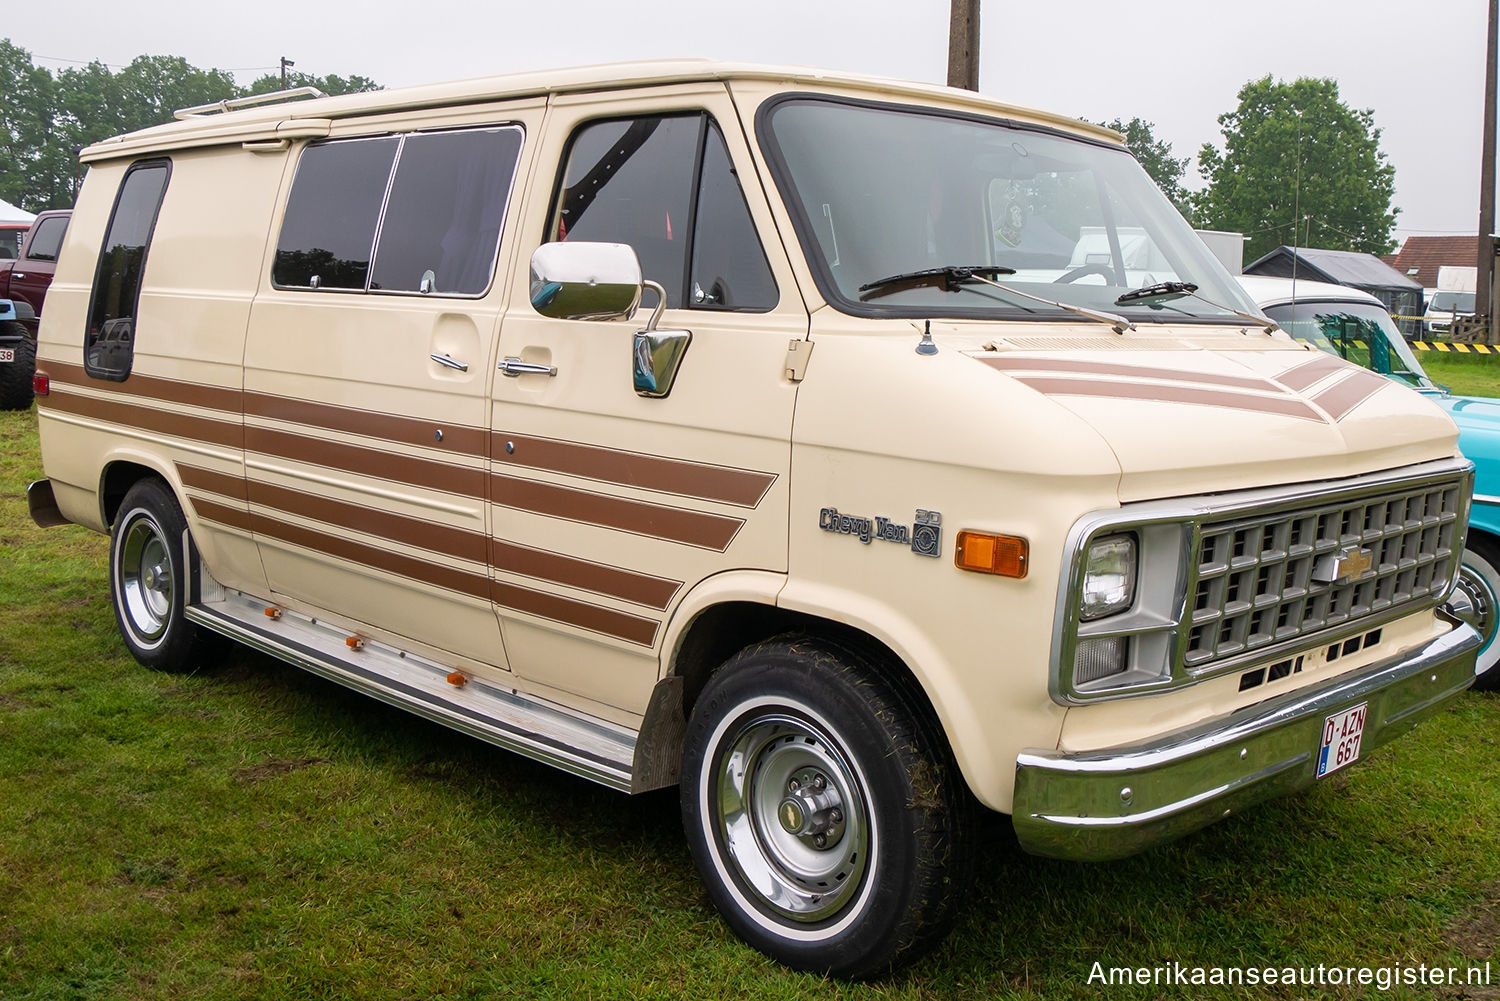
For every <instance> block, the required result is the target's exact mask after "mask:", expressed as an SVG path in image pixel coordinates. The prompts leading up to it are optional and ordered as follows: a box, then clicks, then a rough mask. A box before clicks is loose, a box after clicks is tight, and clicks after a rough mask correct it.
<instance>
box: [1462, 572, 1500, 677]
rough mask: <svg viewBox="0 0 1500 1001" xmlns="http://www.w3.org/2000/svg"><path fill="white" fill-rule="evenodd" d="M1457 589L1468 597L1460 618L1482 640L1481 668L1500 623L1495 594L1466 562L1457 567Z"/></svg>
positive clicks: (1486, 582) (1481, 575)
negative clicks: (1472, 628) (1466, 605)
mask: <svg viewBox="0 0 1500 1001" xmlns="http://www.w3.org/2000/svg"><path fill="white" fill-rule="evenodd" d="M1458 589H1459V590H1460V591H1462V592H1463V595H1464V597H1466V598H1468V599H1469V608H1468V609H1466V610H1465V611H1463V612H1462V613H1461V614H1460V618H1462V619H1463V620H1464V621H1465V622H1467V623H1468V624H1469V625H1471V626H1473V627H1474V629H1475V631H1476V632H1478V633H1479V635H1480V637H1481V638H1482V639H1483V640H1484V645H1483V646H1481V647H1480V648H1479V654H1478V658H1479V664H1480V667H1481V669H1482V668H1483V667H1484V666H1485V662H1486V661H1487V660H1490V659H1491V658H1489V657H1487V656H1486V654H1487V653H1488V652H1489V650H1490V647H1491V646H1492V645H1493V644H1494V643H1495V632H1496V626H1497V624H1500V614H1497V611H1496V601H1497V595H1496V594H1495V589H1494V587H1493V586H1492V585H1491V583H1490V581H1489V580H1487V579H1486V578H1485V576H1484V575H1483V574H1482V573H1480V572H1479V570H1477V569H1476V568H1474V567H1471V566H1470V565H1469V564H1468V563H1464V564H1462V565H1461V566H1460V567H1459V570H1458Z"/></svg>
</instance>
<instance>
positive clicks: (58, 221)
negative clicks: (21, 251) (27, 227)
mask: <svg viewBox="0 0 1500 1001" xmlns="http://www.w3.org/2000/svg"><path fill="white" fill-rule="evenodd" d="M67 230H68V217H67V216H53V217H52V218H50V219H43V220H42V221H41V222H40V223H38V224H37V227H36V232H34V233H32V234H31V246H30V247H29V248H28V249H27V251H26V256H27V257H28V258H30V259H31V260H33V261H55V260H57V252H58V251H59V250H61V249H62V241H63V234H64V233H65V232H67Z"/></svg>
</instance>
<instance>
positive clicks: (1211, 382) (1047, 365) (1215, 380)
mask: <svg viewBox="0 0 1500 1001" xmlns="http://www.w3.org/2000/svg"><path fill="white" fill-rule="evenodd" d="M979 360H980V361H982V362H984V363H985V364H986V365H988V366H989V367H990V368H994V369H999V370H1000V371H1002V372H1082V373H1086V374H1089V375H1115V376H1136V377H1139V378H1142V379H1166V380H1170V381H1172V382H1196V383H1202V384H1204V385H1208V386H1230V387H1233V388H1236V389H1259V390H1262V391H1265V392H1275V391H1276V389H1277V387H1276V385H1275V384H1274V383H1272V382H1269V381H1268V380H1266V379H1256V378H1252V377H1248V376H1246V377H1241V376H1235V375H1214V374H1210V373H1205V372H1190V371H1187V370H1185V369H1177V368H1146V367H1144V366H1140V365H1111V364H1108V363H1106V362H1093V361H1070V360H1068V359H1066V358H1017V357H1014V356H1012V355H998V356H990V357H983V358H980V359H979Z"/></svg>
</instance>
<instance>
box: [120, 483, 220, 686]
mask: <svg viewBox="0 0 1500 1001" xmlns="http://www.w3.org/2000/svg"><path fill="white" fill-rule="evenodd" d="M186 535H187V519H186V518H184V517H183V515H182V508H181V507H180V506H179V505H178V503H177V499H176V498H175V497H173V496H172V491H171V490H170V489H168V487H167V485H166V484H165V483H163V482H162V481H161V480H157V479H145V480H141V481H139V482H138V483H136V484H135V485H134V486H133V487H131V488H130V490H129V491H128V492H127V493H126V494H125V500H124V502H123V503H122V504H121V505H120V512H119V515H118V516H117V517H116V518H115V524H114V529H113V530H112V531H111V533H110V544H109V595H110V601H111V604H113V605H114V609H115V622H116V623H117V624H118V625H119V627H120V635H121V636H122V637H123V638H124V640H125V646H126V647H127V648H128V649H129V650H130V654H131V656H133V657H134V658H135V659H136V660H138V661H140V662H141V663H142V664H144V665H146V666H147V667H152V668H156V669H157V670H160V671H185V670H190V669H192V668H195V667H197V666H198V664H199V663H200V661H201V660H202V658H203V655H204V654H205V653H207V652H208V651H209V647H210V640H211V634H209V633H207V632H206V631H205V630H203V629H201V628H199V627H198V626H197V625H195V624H194V623H192V622H189V621H188V619H187V614H186V611H187V601H188V572H189V567H188V561H187V558H186V554H185V553H184V552H183V545H184V543H183V540H184V538H185V537H186Z"/></svg>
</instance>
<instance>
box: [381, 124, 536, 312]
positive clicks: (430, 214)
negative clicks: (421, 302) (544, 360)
mask: <svg viewBox="0 0 1500 1001" xmlns="http://www.w3.org/2000/svg"><path fill="white" fill-rule="evenodd" d="M520 154H521V130H520V129H515V128H507V129H485V130H482V131H473V132H445V133H436V134H430V135H420V134H419V135H411V136H407V137H406V139H405V141H404V142H403V143H402V145H401V162H400V163H399V164H398V165H397V167H396V178H395V180H394V181H392V182H391V194H390V198H389V200H388V203H387V205H386V209H385V221H384V223H382V224H381V227H380V247H379V249H378V250H377V251H376V254H375V273H374V277H373V278H372V280H371V282H370V288H372V289H380V290H383V291H397V292H426V293H438V294H444V293H446V294H450V295H479V294H481V293H483V292H484V290H485V289H486V288H487V287H488V286H489V284H490V275H491V274H492V273H493V272H494V270H495V252H496V250H497V249H498V248H499V246H500V228H501V226H502V225H503V224H504V222H505V204H506V202H507V201H508V200H509V199H510V184H511V178H512V177H514V176H515V167H516V160H517V159H518V158H519V157H520Z"/></svg>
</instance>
